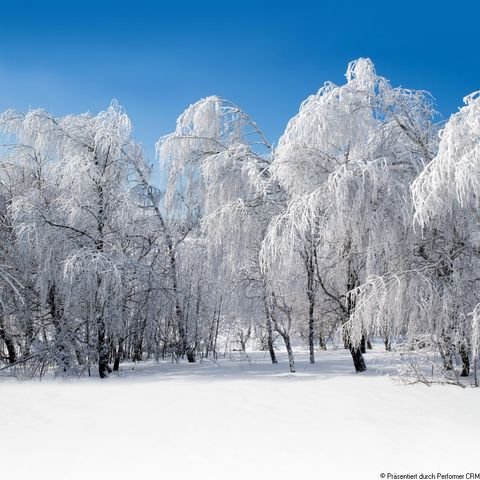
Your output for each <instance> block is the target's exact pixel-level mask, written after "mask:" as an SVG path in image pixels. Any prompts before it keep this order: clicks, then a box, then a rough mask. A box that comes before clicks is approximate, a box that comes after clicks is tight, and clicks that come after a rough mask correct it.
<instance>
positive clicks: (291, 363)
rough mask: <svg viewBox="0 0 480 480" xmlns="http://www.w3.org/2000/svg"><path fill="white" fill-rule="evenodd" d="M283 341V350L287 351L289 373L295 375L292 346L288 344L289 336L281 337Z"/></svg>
mask: <svg viewBox="0 0 480 480" xmlns="http://www.w3.org/2000/svg"><path fill="white" fill-rule="evenodd" d="M282 337H283V341H284V342H285V348H286V349H287V354H288V365H289V367H290V372H291V373H295V359H294V356H293V350H292V344H291V342H290V335H288V334H286V335H282Z"/></svg>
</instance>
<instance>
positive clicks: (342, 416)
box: [0, 350, 480, 480]
mask: <svg viewBox="0 0 480 480" xmlns="http://www.w3.org/2000/svg"><path fill="white" fill-rule="evenodd" d="M386 355H387V354H385V353H384V352H380V351H377V352H370V353H368V354H367V361H368V365H369V370H368V371H367V372H365V373H364V374H355V373H352V365H351V357H350V354H349V353H348V351H345V350H335V351H334V350H330V351H327V352H321V353H319V354H318V357H317V358H318V360H317V363H316V364H315V365H313V366H311V365H309V364H308V356H307V354H306V353H305V354H298V353H297V357H298V361H297V367H298V373H297V374H294V375H292V374H289V373H286V372H287V370H288V366H287V363H286V358H285V357H284V356H283V354H280V360H281V361H280V364H279V365H271V364H269V358H268V357H267V356H266V355H265V354H264V353H254V354H251V355H250V359H251V362H249V361H248V360H247V359H245V358H242V357H241V356H240V354H235V355H234V356H233V357H231V358H227V359H225V360H223V359H222V360H221V361H220V363H219V364H218V365H217V364H215V363H214V362H211V361H208V362H204V363H197V364H186V363H181V364H171V363H159V364H157V363H146V364H139V365H135V366H133V365H125V366H123V369H122V371H121V373H120V375H119V376H113V377H110V378H109V379H108V380H100V379H97V378H91V379H88V378H85V379H80V380H74V379H68V380H43V381H41V382H39V381H31V382H18V381H16V380H2V382H1V383H0V389H1V390H2V395H1V397H0V432H1V435H0V452H1V453H0V455H1V459H2V462H1V464H2V474H1V477H2V478H18V479H22V480H23V479H28V478H35V479H44V478H49V479H60V478H62V479H72V480H73V479H99V478H105V479H117V480H118V479H127V478H177V479H184V478H190V477H194V478H201V479H203V478H211V479H215V478H228V479H241V478H249V479H257V478H275V479H279V478H280V479H283V478H290V479H302V478H307V477H309V478H326V477H325V475H328V477H327V478H329V479H346V478H361V479H376V478H380V474H381V473H382V472H397V473H402V472H403V473H406V472H411V473H422V472H423V473H432V472H435V473H436V472H442V473H450V474H462V473H466V472H474V471H475V468H476V467H478V457H477V453H478V433H479V426H480V410H479V409H478V403H479V396H480V391H479V390H478V389H474V388H466V389H461V388H458V387H454V386H445V385H444V386H441V385H434V386H432V387H430V388H429V387H427V386H425V385H423V384H416V385H404V384H401V383H399V382H398V381H396V380H395V379H393V378H391V377H389V376H387V375H386V373H387V372H388V371H389V369H390V371H391V368H392V367H390V368H389V367H388V363H389V362H387V361H386ZM132 368H133V370H132ZM353 476H355V477H353Z"/></svg>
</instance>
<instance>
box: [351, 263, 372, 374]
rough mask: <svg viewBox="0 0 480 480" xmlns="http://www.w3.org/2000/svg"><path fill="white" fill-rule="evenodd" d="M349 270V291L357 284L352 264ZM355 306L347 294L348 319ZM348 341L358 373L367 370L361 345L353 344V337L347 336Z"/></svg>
mask: <svg viewBox="0 0 480 480" xmlns="http://www.w3.org/2000/svg"><path fill="white" fill-rule="evenodd" d="M348 270H349V272H348V282H347V291H348V292H349V291H351V290H353V289H354V288H355V287H356V286H357V278H356V275H355V274H354V272H353V270H352V266H351V265H350V264H349V267H348ZM354 308H355V302H354V300H353V298H352V296H351V295H347V314H348V317H347V319H348V318H350V315H351V314H352V313H353V310H354ZM364 339H365V337H364V336H362V341H364ZM347 342H348V348H349V350H350V354H351V355H352V360H353V366H354V367H355V371H356V372H357V373H361V372H364V371H365V370H367V366H366V364H365V359H364V358H363V355H362V349H361V346H359V347H357V346H354V345H353V344H352V341H351V339H350V338H348V337H347ZM364 348H365V345H364Z"/></svg>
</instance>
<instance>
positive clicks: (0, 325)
mask: <svg viewBox="0 0 480 480" xmlns="http://www.w3.org/2000/svg"><path fill="white" fill-rule="evenodd" d="M0 340H2V341H3V343H4V344H5V347H6V348H7V354H8V363H15V362H16V361H17V352H16V351H15V345H14V343H13V340H12V337H11V336H10V335H9V333H8V332H7V330H6V329H5V322H4V320H3V317H2V316H1V315H0Z"/></svg>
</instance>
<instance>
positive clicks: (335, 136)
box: [264, 59, 435, 371]
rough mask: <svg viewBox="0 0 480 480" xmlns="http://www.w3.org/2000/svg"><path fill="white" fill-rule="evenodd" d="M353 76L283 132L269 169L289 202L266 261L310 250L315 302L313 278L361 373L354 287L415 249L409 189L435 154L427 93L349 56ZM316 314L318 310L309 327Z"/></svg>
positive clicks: (308, 104)
mask: <svg viewBox="0 0 480 480" xmlns="http://www.w3.org/2000/svg"><path fill="white" fill-rule="evenodd" d="M346 77H347V83H346V84H345V85H343V86H336V85H333V84H332V83H326V84H325V86H324V87H322V88H321V89H320V91H319V92H318V93H317V94H316V95H312V96H311V97H309V98H308V99H307V100H306V101H305V102H303V104H302V106H301V108H300V112H299V113H298V115H296V116H295V117H294V118H293V119H292V120H290V122H289V124H288V126H287V129H286V131H285V133H284V135H283V136H282V138H281V139H280V142H279V146H278V149H277V152H276V155H275V161H274V163H273V165H272V171H273V172H274V175H275V178H276V179H278V181H279V183H280V184H281V185H282V187H283V188H284V189H285V190H286V191H287V192H288V195H289V198H290V201H289V204H288V208H287V209H286V211H285V212H283V213H282V214H281V215H280V216H279V217H277V218H276V219H275V220H274V221H273V222H272V225H271V228H270V231H269V234H268V235H267V238H266V241H265V243H264V259H265V262H269V261H271V260H269V259H275V258H276V257H277V255H278V252H280V251H281V250H282V249H285V248H288V247H289V248H290V249H297V250H300V251H303V252H305V253H304V258H307V260H306V261H305V265H306V276H307V279H308V283H307V285H308V286H307V290H306V293H307V297H308V299H309V302H310V304H311V305H312V307H313V306H314V305H313V295H312V287H311V285H312V282H313V279H315V282H316V284H317V288H318V289H319V295H320V298H321V299H322V302H328V303H329V304H330V305H331V308H333V309H335V310H336V311H337V312H338V315H339V316H340V317H341V323H343V324H344V325H345V328H344V332H345V334H346V337H347V338H346V343H347V344H348V345H349V348H350V350H351V353H352V357H353V360H354V364H355V368H356V370H357V371H363V370H365V368H366V367H365V363H364V360H363V357H362V354H361V351H360V347H359V344H360V343H361V342H360V340H361V339H362V337H364V333H365V332H363V331H362V330H360V331H355V329H356V326H358V325H359V324H358V322H357V323H355V324H352V322H350V321H349V319H350V317H351V315H352V314H353V312H354V310H355V302H354V297H353V296H351V295H350V294H349V292H350V291H352V290H355V289H356V288H357V287H358V286H359V285H361V284H362V283H363V282H364V281H365V279H366V278H367V276H368V275H370V274H374V273H375V274H383V273H384V272H386V271H389V270H390V267H391V266H392V264H395V263H396V262H397V263H398V262H401V261H402V260H401V259H402V258H403V257H404V251H405V249H407V250H408V248H410V244H409V240H408V233H407V232H408V231H409V229H410V223H411V207H410V203H409V201H408V198H407V193H408V188H409V184H410V182H411V181H412V180H413V178H415V176H416V175H417V174H418V173H419V172H420V170H421V168H422V167H423V165H424V164H425V163H426V162H428V161H429V160H430V158H431V157H432V156H433V152H434V148H435V141H434V138H435V137H434V135H433V133H434V126H433V125H432V124H431V117H432V114H433V111H432V106H431V102H430V99H429V97H428V95H426V94H424V93H423V92H418V91H411V90H405V89H401V88H393V87H391V85H390V83H389V82H388V81H387V80H385V79H384V78H383V77H380V76H378V75H377V74H376V72H375V69H374V66H373V64H372V62H371V61H370V60H369V59H359V60H357V61H355V62H352V63H350V64H349V66H348V69H347V74H346ZM309 251H310V252H311V253H309V254H308V256H307V257H305V255H306V253H307V252H309ZM314 267H315V268H314ZM312 309H313V308H310V311H312ZM313 320H314V316H313V314H311V315H310V317H309V330H310V332H313V329H314V327H313ZM311 338H312V333H310V339H311ZM312 348H313V347H312V343H311V342H310V349H311V350H312Z"/></svg>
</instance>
